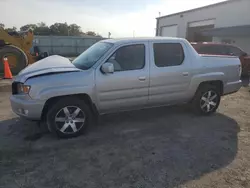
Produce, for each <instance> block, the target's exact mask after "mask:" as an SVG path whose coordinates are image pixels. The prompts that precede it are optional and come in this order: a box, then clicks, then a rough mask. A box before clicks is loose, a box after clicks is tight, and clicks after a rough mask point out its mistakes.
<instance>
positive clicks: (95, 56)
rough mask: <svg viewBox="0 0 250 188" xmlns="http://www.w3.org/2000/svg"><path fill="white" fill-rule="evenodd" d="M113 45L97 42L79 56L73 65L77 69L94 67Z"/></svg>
mask: <svg viewBox="0 0 250 188" xmlns="http://www.w3.org/2000/svg"><path fill="white" fill-rule="evenodd" d="M112 46H113V44H112V43H108V42H97V43H95V44H94V45H92V46H91V47H90V48H88V49H87V50H85V51H84V52H83V53H82V54H81V55H79V56H78V57H77V58H76V59H75V60H74V61H73V62H72V63H73V65H75V67H76V68H79V69H83V70H86V69H89V68H90V67H92V66H93V65H94V64H95V63H96V62H97V61H98V60H99V59H100V58H101V57H102V56H103V55H104V54H105V53H106V52H107V51H108V50H109V49H110V48H111V47H112Z"/></svg>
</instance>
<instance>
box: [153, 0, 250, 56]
mask: <svg viewBox="0 0 250 188" xmlns="http://www.w3.org/2000/svg"><path fill="white" fill-rule="evenodd" d="M156 28H157V29H156V35H157V36H171V37H182V38H186V39H187V40H189V41H190V42H203V41H206V42H211V41H214V42H226V43H231V44H234V45H236V46H239V47H241V48H242V49H243V50H244V51H246V52H248V53H250V0H228V1H225V2H221V3H217V4H213V5H209V6H205V7H201V8H197V9H193V10H188V11H184V12H179V13H176V14H171V15H166V16H162V17H159V18H157V26H156Z"/></svg>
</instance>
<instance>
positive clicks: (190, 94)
mask: <svg viewBox="0 0 250 188" xmlns="http://www.w3.org/2000/svg"><path fill="white" fill-rule="evenodd" d="M240 74H241V65H240V60H239V59H238V58H236V57H227V56H212V55H205V56H204V55H199V54H198V53H197V52H196V51H195V50H194V48H193V47H192V46H191V45H190V44H189V43H188V42H187V41H186V40H185V39H179V38H163V37H159V38H158V37H156V38H132V39H131V38H130V39H108V40H103V41H100V42H98V43H96V44H94V45H93V46H92V47H90V48H89V49H87V50H86V51H85V52H83V53H82V54H81V55H80V56H78V57H77V58H76V59H75V60H74V61H73V62H72V63H71V62H70V61H69V60H68V59H67V58H64V57H61V56H50V57H48V58H46V59H43V60H41V61H38V62H36V63H35V64H33V65H30V66H28V67H27V68H26V69H24V70H23V71H22V72H20V73H19V75H18V76H17V77H15V80H14V82H13V84H12V96H11V97H10V101H11V105H12V109H13V111H14V112H15V113H16V114H18V115H19V116H22V117H25V118H27V119H30V120H38V121H42V120H45V121H46V122H47V125H48V127H49V130H51V131H52V132H55V133H57V135H58V136H61V137H70V136H76V135H79V134H81V133H83V132H84V130H85V129H86V128H87V126H88V125H89V124H91V119H92V117H93V116H94V115H96V114H105V113H112V112H118V111H125V110H126V111H127V110H133V109H141V108H148V107H156V106H164V105H173V104H180V103H189V102H190V103H191V104H192V107H193V108H194V110H195V111H196V112H198V113H200V114H205V115H207V114H211V113H213V112H215V111H216V109H217V107H218V105H219V103H220V97H221V96H222V95H226V94H230V93H233V92H236V91H238V90H239V89H240V87H241V80H240Z"/></svg>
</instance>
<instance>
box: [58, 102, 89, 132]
mask: <svg viewBox="0 0 250 188" xmlns="http://www.w3.org/2000/svg"><path fill="white" fill-rule="evenodd" d="M85 119H86V116H85V113H84V112H83V111H82V110H81V109H80V108H79V107H77V106H66V107H64V108H62V109H60V110H59V111H58V113H57V114H56V116H55V120H54V121H55V124H56V128H57V130H59V131H60V132H61V133H63V134H73V133H76V132H78V131H79V130H80V129H81V128H82V127H83V126H84V124H85Z"/></svg>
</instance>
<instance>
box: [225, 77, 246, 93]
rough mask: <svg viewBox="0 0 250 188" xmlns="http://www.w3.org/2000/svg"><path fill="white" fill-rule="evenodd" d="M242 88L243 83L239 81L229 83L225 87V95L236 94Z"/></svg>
mask: <svg viewBox="0 0 250 188" xmlns="http://www.w3.org/2000/svg"><path fill="white" fill-rule="evenodd" d="M241 87H242V81H241V80H238V81H236V82H229V83H227V84H226V85H224V92H223V94H224V95H227V94H230V93H235V92H237V91H238V90H239V89H240V88H241Z"/></svg>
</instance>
